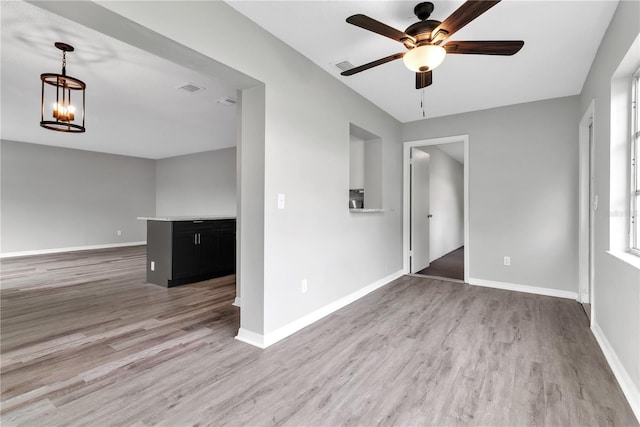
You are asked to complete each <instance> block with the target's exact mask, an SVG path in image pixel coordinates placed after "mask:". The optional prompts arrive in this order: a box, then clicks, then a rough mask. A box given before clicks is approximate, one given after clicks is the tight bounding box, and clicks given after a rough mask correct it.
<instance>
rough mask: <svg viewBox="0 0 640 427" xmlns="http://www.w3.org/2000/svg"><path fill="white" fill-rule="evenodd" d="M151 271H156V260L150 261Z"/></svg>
mask: <svg viewBox="0 0 640 427" xmlns="http://www.w3.org/2000/svg"><path fill="white" fill-rule="evenodd" d="M151 271H156V262H155V261H151Z"/></svg>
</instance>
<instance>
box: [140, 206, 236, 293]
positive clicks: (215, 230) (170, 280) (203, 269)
mask: <svg viewBox="0 0 640 427" xmlns="http://www.w3.org/2000/svg"><path fill="white" fill-rule="evenodd" d="M157 223H159V224H157ZM152 234H154V235H155V238H152V237H151V235H152ZM154 241H155V242H161V244H160V245H158V244H156V245H155V247H152V242H154ZM167 241H168V242H167ZM167 251H168V252H169V253H170V254H169V256H166V255H165V256H163V252H167ZM147 258H148V260H147V261H148V263H147V264H148V265H147V281H148V282H150V283H156V284H160V285H163V286H167V287H171V286H177V285H182V284H185V283H193V282H197V281H201V280H206V279H211V278H214V277H221V276H226V275H229V274H234V273H235V266H236V221H235V220H234V219H221V220H206V221H205V220H203V221H199V220H196V221H148V222H147ZM155 258H157V259H161V260H164V262H165V263H168V264H169V265H164V264H163V265H159V264H158V263H157V262H156V261H155ZM152 261H153V262H154V264H153V265H152V264H151V262H152ZM152 267H153V268H152Z"/></svg>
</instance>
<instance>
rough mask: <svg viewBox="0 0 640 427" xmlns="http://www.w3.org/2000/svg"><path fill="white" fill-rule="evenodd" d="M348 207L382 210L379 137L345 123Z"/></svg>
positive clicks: (363, 210) (359, 210) (365, 210)
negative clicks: (347, 158) (347, 126)
mask: <svg viewBox="0 0 640 427" xmlns="http://www.w3.org/2000/svg"><path fill="white" fill-rule="evenodd" d="M349 209H350V210H351V211H352V212H371V211H380V210H382V138H380V137H379V136H377V135H375V134H373V133H371V132H369V131H367V130H366V129H363V128H361V127H359V126H356V125H354V124H353V123H350V124H349Z"/></svg>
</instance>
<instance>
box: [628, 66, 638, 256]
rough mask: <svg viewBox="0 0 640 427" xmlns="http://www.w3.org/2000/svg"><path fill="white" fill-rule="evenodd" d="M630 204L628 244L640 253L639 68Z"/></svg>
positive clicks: (635, 82) (635, 77)
mask: <svg viewBox="0 0 640 427" xmlns="http://www.w3.org/2000/svg"><path fill="white" fill-rule="evenodd" d="M631 114H632V119H631V120H632V123H631V126H632V135H631V156H630V157H631V168H630V171H631V206H630V213H631V214H630V215H629V216H630V219H631V224H630V229H629V231H630V233H629V234H630V244H629V249H630V251H631V252H632V253H634V254H636V255H640V165H638V163H639V160H640V68H639V69H638V70H637V71H636V72H635V74H634V75H633V84H632V92H631Z"/></svg>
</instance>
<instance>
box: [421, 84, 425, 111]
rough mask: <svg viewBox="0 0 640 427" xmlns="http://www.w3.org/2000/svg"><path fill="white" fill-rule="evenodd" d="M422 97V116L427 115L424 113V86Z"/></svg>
mask: <svg viewBox="0 0 640 427" xmlns="http://www.w3.org/2000/svg"><path fill="white" fill-rule="evenodd" d="M421 95H422V96H421V98H420V107H421V108H422V117H425V113H424V88H422V94H421Z"/></svg>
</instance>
